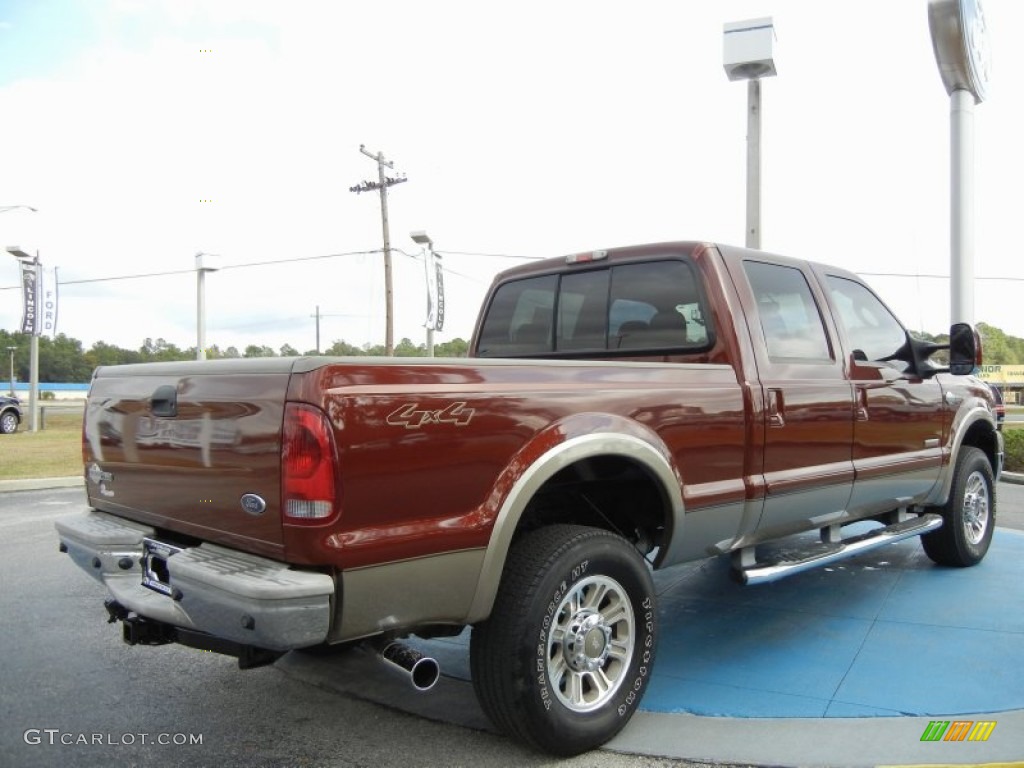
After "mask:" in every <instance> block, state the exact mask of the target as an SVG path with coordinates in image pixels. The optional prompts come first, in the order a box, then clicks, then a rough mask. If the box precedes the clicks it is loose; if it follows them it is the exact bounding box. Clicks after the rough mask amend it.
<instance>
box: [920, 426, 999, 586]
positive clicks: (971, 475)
mask: <svg viewBox="0 0 1024 768" xmlns="http://www.w3.org/2000/svg"><path fill="white" fill-rule="evenodd" d="M932 511H934V512H938V513H939V514H941V515H942V527H941V528H939V529H938V530H937V531H932V532H931V533H926V534H924V535H923V536H922V537H921V544H922V545H923V546H924V551H925V554H927V555H928V557H930V558H931V559H932V560H934V561H935V562H936V563H938V564H939V565H949V566H955V567H960V568H964V567H967V566H971V565H977V564H978V563H980V562H981V561H982V559H983V558H984V557H985V554H986V553H987V552H988V548H989V545H990V544H991V543H992V530H993V529H994V528H995V525H996V486H995V480H994V478H993V476H992V466H991V465H990V464H989V463H988V458H987V457H986V456H985V454H984V453H983V452H982V451H981V450H980V449H978V448H974V447H971V446H968V447H965V448H961V449H960V455H959V456H957V460H956V467H955V468H954V470H953V485H952V487H951V488H950V491H949V499H948V500H947V501H946V503H945V505H943V506H942V507H938V508H936V509H934V510H932Z"/></svg>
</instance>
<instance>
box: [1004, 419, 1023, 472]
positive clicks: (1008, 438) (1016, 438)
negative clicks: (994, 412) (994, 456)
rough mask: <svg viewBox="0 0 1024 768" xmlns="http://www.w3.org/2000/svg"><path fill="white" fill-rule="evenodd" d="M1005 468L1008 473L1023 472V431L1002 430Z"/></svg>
mask: <svg viewBox="0 0 1024 768" xmlns="http://www.w3.org/2000/svg"><path fill="white" fill-rule="evenodd" d="M1003 440H1004V441H1005V442H1006V466H1005V469H1006V471H1008V472H1024V429H1004V430H1003Z"/></svg>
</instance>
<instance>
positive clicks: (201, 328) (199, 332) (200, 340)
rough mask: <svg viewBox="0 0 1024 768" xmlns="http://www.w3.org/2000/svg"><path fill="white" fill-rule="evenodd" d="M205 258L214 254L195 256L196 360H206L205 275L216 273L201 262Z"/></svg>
mask: <svg viewBox="0 0 1024 768" xmlns="http://www.w3.org/2000/svg"><path fill="white" fill-rule="evenodd" d="M206 256H214V254H212V253H203V252H202V251H200V252H199V253H197V254H196V360H205V359H206V273H207V272H216V271H217V267H211V266H209V265H208V264H205V263H204V262H203V258H204V257H206Z"/></svg>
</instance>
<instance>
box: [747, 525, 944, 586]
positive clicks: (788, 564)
mask: <svg viewBox="0 0 1024 768" xmlns="http://www.w3.org/2000/svg"><path fill="white" fill-rule="evenodd" d="M941 527H942V518H941V517H940V516H939V515H934V514H927V515H921V516H920V517H911V518H909V519H907V520H902V521H900V522H898V523H893V524H892V525H887V526H885V527H884V528H875V529H873V530H871V531H868V532H867V533H862V534H859V535H857V536H851V537H850V538H848V539H842V540H840V541H837V542H834V543H825V544H819V545H818V546H817V547H816V548H813V549H810V550H806V551H804V552H795V553H790V554H788V555H787V556H784V557H782V558H780V559H779V560H776V561H774V562H764V563H757V564H755V565H752V566H750V567H748V568H737V569H736V575H737V576H738V577H739V580H740V581H741V582H742V583H744V584H767V583H768V582H770V581H778V580H779V579H781V578H783V577H784V576H791V575H793V574H794V573H800V572H801V571H809V570H810V569H811V568H817V567H819V566H822V565H828V564H829V563H834V562H835V561H837V560H843V559H845V558H847V557H853V556H855V555H860V554H863V553H864V552H869V551H871V550H872V549H877V548H878V547H883V546H885V545H886V544H893V543H895V542H897V541H902V540H903V539H909V538H910V537H911V536H920V535H921V534H922V533H928V532H929V531H934V530H936V529H937V528H941Z"/></svg>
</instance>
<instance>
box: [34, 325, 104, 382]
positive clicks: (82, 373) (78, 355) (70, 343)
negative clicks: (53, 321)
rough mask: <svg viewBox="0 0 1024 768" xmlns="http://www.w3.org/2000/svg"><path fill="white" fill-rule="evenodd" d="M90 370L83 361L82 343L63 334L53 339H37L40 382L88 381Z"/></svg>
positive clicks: (45, 337) (84, 360) (42, 337)
mask: <svg viewBox="0 0 1024 768" xmlns="http://www.w3.org/2000/svg"><path fill="white" fill-rule="evenodd" d="M91 374H92V368H91V367H90V366H89V363H88V362H87V361H86V359H85V352H84V350H83V349H82V342H80V341H79V340H78V339H72V338H69V337H68V336H66V335H65V334H63V333H59V334H57V336H56V337H54V338H52V339H51V338H49V337H47V336H40V337H39V380H40V381H79V382H81V381H88V380H89V377H90V375H91Z"/></svg>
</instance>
